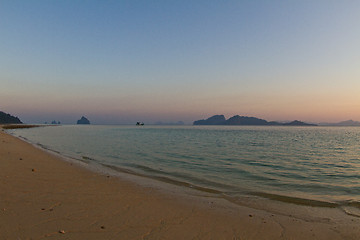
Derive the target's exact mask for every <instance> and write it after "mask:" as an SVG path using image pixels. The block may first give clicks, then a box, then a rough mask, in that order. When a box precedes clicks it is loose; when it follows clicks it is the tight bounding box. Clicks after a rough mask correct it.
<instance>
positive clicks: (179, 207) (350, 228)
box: [0, 130, 360, 239]
mask: <svg viewBox="0 0 360 240" xmlns="http://www.w3.org/2000/svg"><path fill="white" fill-rule="evenodd" d="M141 181H143V182H148V181H150V180H146V179H145V180H144V179H142V180H141V179H140V181H138V182H134V181H129V180H128V179H127V178H119V177H113V176H108V175H106V174H100V173H97V172H93V171H89V170H88V169H85V168H83V167H81V166H79V165H78V164H74V163H71V162H69V161H64V160H63V159H61V158H59V157H57V156H54V155H53V154H51V153H48V152H46V151H43V150H41V149H38V148H36V147H34V146H32V145H31V144H29V143H26V142H24V141H22V140H20V139H18V138H15V137H13V136H11V135H8V134H6V133H5V132H3V131H2V130H0V239H360V221H359V218H357V217H354V216H349V215H346V214H344V212H343V211H341V210H340V209H322V208H312V207H300V206H296V205H292V204H282V203H277V204H273V205H271V204H269V206H270V205H271V207H266V208H267V209H268V210H267V211H265V210H261V209H259V208H261V207H260V205H259V204H258V205H257V206H259V208H258V209H255V208H250V207H246V206H240V205H237V204H232V203H230V202H228V201H226V200H225V199H222V198H216V197H211V196H209V195H206V194H204V193H196V192H195V191H193V192H192V191H190V190H188V189H182V188H181V187H170V188H167V187H164V188H162V187H159V186H161V184H160V185H159V186H158V187H154V186H155V185H154V186H153V185H151V184H141V183H139V182H141ZM163 185H164V186H165V185H166V184H163ZM269 203H271V202H270V201H269ZM254 206H256V204H255V205H254ZM283 208H287V211H282V210H281V209H283Z"/></svg>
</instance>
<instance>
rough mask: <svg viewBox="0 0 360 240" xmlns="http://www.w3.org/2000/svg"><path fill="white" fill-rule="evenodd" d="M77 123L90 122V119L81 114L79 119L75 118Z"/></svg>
mask: <svg viewBox="0 0 360 240" xmlns="http://www.w3.org/2000/svg"><path fill="white" fill-rule="evenodd" d="M77 124H90V121H89V119H87V118H86V117H84V116H82V117H81V119H79V120H77Z"/></svg>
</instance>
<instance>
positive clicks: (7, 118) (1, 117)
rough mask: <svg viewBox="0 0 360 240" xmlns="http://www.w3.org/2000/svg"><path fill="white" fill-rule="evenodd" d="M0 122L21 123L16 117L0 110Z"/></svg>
mask: <svg viewBox="0 0 360 240" xmlns="http://www.w3.org/2000/svg"><path fill="white" fill-rule="evenodd" d="M0 124H22V122H21V121H20V119H19V118H18V117H14V116H12V115H10V114H8V113H4V112H1V111H0Z"/></svg>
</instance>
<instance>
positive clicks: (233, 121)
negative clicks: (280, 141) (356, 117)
mask: <svg viewBox="0 0 360 240" xmlns="http://www.w3.org/2000/svg"><path fill="white" fill-rule="evenodd" d="M193 124H194V125H250V126H317V125H316V124H311V123H305V122H301V121H298V120H295V121H292V122H288V123H280V122H275V121H271V122H268V121H266V120H264V119H260V118H256V117H246V116H239V115H235V116H233V117H231V118H229V119H227V120H226V118H225V116H224V115H214V116H212V117H209V118H208V119H202V120H197V121H195V122H194V123H193Z"/></svg>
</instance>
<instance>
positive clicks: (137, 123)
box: [136, 122, 144, 126]
mask: <svg viewBox="0 0 360 240" xmlns="http://www.w3.org/2000/svg"><path fill="white" fill-rule="evenodd" d="M136 126H144V123H143V122H136Z"/></svg>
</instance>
